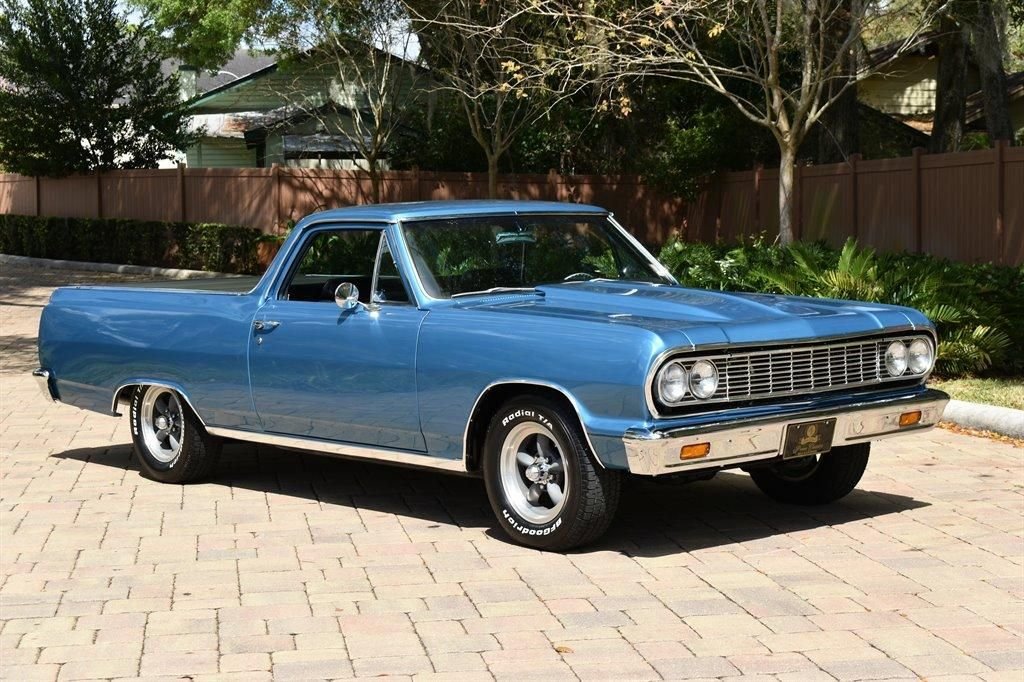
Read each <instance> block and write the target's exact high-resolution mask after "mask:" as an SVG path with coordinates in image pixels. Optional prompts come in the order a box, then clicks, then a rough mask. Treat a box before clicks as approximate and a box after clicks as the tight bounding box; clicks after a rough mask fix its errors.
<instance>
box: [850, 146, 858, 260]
mask: <svg viewBox="0 0 1024 682" xmlns="http://www.w3.org/2000/svg"><path fill="white" fill-rule="evenodd" d="M860 160H861V155H860V154H859V153H855V154H850V164H849V165H850V217H851V219H852V220H853V238H854V239H857V240H859V239H860V209H859V207H858V203H859V202H858V200H857V164H859V163H860Z"/></svg>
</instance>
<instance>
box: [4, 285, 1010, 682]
mask: <svg viewBox="0 0 1024 682" xmlns="http://www.w3.org/2000/svg"><path fill="white" fill-rule="evenodd" d="M2 277H3V279H2V281H0V286H2V289H0V302H2V314H3V318H2V329H0V354H2V357H3V368H2V374H0V388H2V393H0V401H2V402H0V451H2V462H0V467H2V468H0V474H2V477H3V478H2V500H0V526H2V528H0V532H2V535H0V551H2V575H0V604H2V606H0V608H2V613H0V617H2V619H3V621H4V624H3V630H2V632H0V672H2V673H3V675H4V676H6V677H8V678H12V679H35V678H41V679H54V678H57V679H62V680H63V679H69V680H70V679H79V678H136V677H144V678H157V677H162V676H168V677H167V679H171V678H173V679H180V678H187V679H193V680H212V679H238V680H258V679H262V678H268V677H270V676H271V675H272V674H273V675H274V676H277V677H280V678H282V679H285V678H293V679H321V678H348V677H352V676H365V677H378V676H410V677H413V678H415V679H417V680H420V679H423V680H427V679H441V678H448V679H457V680H471V679H491V678H492V677H495V678H503V679H512V680H525V679H540V680H549V679H560V678H567V679H573V678H577V677H578V678H584V679H597V678H604V679H656V678H660V677H663V678H670V679H682V678H698V677H707V678H726V677H732V676H737V675H757V676H760V677H761V678H763V679H775V678H777V679H780V680H812V679H822V680H827V679H832V678H838V679H844V680H845V679H858V678H919V677H920V678H924V677H927V678H929V679H940V678H941V679H951V678H952V677H956V678H958V679H959V678H981V679H985V680H997V679H999V680H1010V681H1013V682H1020V681H1021V680H1022V679H1024V672H1022V670H1024V662H1022V649H1024V601H1022V597H1024V585H1022V583H1024V539H1022V535H1024V502H1022V490H1024V487H1022V484H1024V469H1022V464H1021V459H1022V455H1024V450H1020V449H1015V448H1012V447H1010V446H1008V445H1002V444H996V443H992V442H989V441H987V440H983V439H977V438H972V437H968V436H961V435H956V434H952V433H949V432H946V431H935V432H933V433H930V434H927V435H918V436H914V437H908V438H905V439H902V440H895V441H888V442H885V443H883V444H880V445H878V446H876V448H875V452H874V456H873V460H872V465H871V466H870V467H869V469H868V474H867V476H866V477H865V479H864V481H863V482H862V484H861V488H860V490H858V491H856V492H855V493H853V494H852V495H850V496H849V497H848V498H847V499H846V500H844V501H843V502H842V503H841V504H837V505H834V506H831V507H828V508H820V509H800V508H792V507H785V506H780V505H778V504H775V503H773V502H771V501H769V500H768V499H767V498H766V497H764V496H762V495H761V494H759V493H758V492H757V491H756V490H755V488H754V487H753V485H752V484H751V483H750V481H749V479H748V477H747V476H745V475H743V474H740V473H728V474H723V475H721V476H719V477H718V478H716V479H715V480H713V481H711V482H705V483H697V484H692V485H689V486H681V485H673V484H654V483H636V484H634V485H632V486H631V487H630V489H629V490H628V492H627V493H626V494H625V496H624V499H623V502H622V507H621V510H620V513H619V517H618V521H617V522H616V523H615V525H614V526H613V527H612V529H611V531H610V533H609V534H608V536H607V537H606V538H605V540H604V541H603V542H602V543H601V544H599V545H597V546H595V547H591V548H587V549H584V550H582V551H579V552H575V553H572V554H568V555H559V554H542V553H539V552H535V551H530V550H525V549H522V548H519V547H517V546H515V545H511V544H509V543H508V542H507V541H506V540H505V539H504V537H502V536H501V535H500V533H498V532H497V531H496V528H495V524H494V521H493V519H492V516H491V512H490V509H489V508H488V506H487V501H486V499H485V497H484V492H483V488H482V485H481V484H480V483H479V482H477V481H474V480H468V479H460V478H446V477H442V476H440V475H435V474H430V473H418V472H412V471H405V470H400V469H391V468H387V467H384V466H374V465H369V464H356V463H352V462H346V461H340V460H332V459H327V458H318V457H314V456H308V455H302V454H297V453H294V452H288V451H285V450H278V449H273V448H265V447H258V448H257V447H254V446H250V445H232V446H229V447H228V448H227V449H226V452H225V457H224V459H223V460H222V464H221V468H220V470H219V472H218V473H217V475H216V477H215V478H214V479H213V480H212V481H210V482H208V483H205V484H202V485H192V486H188V487H180V486H171V485H161V484H158V483H153V482H151V481H148V480H146V479H144V478H142V477H141V476H140V475H139V473H138V470H137V467H136V465H135V462H134V461H132V458H131V455H130V449H129V445H128V442H129V438H128V428H127V424H126V422H125V420H124V419H114V418H111V417H104V416H101V415H95V414H88V413H85V412H80V411H78V410H75V409H73V408H70V407H67V406H62V405H52V404H47V403H46V402H45V401H44V400H43V399H42V398H41V397H40V396H39V395H38V393H37V389H36V387H35V384H34V383H33V381H32V380H31V378H29V377H27V376H26V374H25V372H26V371H27V370H30V369H32V368H33V367H35V340H34V337H35V331H36V324H37V319H38V315H39V310H40V306H41V305H42V304H43V303H44V302H45V300H46V297H47V295H48V293H49V290H50V287H51V286H53V285H54V284H56V283H58V282H61V281H69V280H71V279H74V280H75V281H79V280H80V279H81V278H79V277H72V276H70V275H69V274H68V273H61V274H57V273H48V274H46V273H43V274H40V273H38V272H31V271H26V270H16V269H14V268H7V270H6V272H4V273H2ZM83 277H84V276H83Z"/></svg>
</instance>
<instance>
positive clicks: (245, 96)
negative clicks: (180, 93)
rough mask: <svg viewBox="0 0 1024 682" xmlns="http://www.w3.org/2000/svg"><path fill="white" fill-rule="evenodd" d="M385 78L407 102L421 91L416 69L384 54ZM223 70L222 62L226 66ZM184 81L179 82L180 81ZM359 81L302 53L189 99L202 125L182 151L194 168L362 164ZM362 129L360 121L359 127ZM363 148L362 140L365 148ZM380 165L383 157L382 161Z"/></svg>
mask: <svg viewBox="0 0 1024 682" xmlns="http://www.w3.org/2000/svg"><path fill="white" fill-rule="evenodd" d="M376 57H377V59H379V60H382V61H383V60H388V61H389V64H388V66H389V68H390V71H389V74H394V75H393V76H391V75H389V76H387V77H389V78H390V77H394V78H396V79H398V83H399V85H397V86H395V87H393V88H391V91H393V92H397V93H400V94H399V96H400V97H403V98H405V99H406V100H413V99H415V98H417V97H419V96H421V95H422V96H426V88H425V83H424V82H423V81H424V79H422V78H419V76H421V75H422V74H423V71H422V69H421V67H418V66H416V65H414V64H412V63H411V62H407V61H405V60H403V59H401V58H399V57H395V56H393V55H390V54H384V53H380V54H378V55H376ZM225 68H227V67H225ZM186 80H187V78H184V79H183V83H184V82H186ZM358 82H359V79H358V78H355V77H352V75H351V74H346V73H345V69H344V68H339V65H338V62H337V61H336V59H333V58H329V57H317V56H316V55H314V54H312V53H307V54H305V55H302V56H300V57H299V58H297V59H293V60H290V61H289V62H287V63H280V62H275V61H271V62H270V63H267V64H266V65H264V66H262V67H261V68H257V69H256V70H254V71H252V72H250V73H248V74H246V75H244V76H240V77H239V78H236V79H231V80H228V81H226V82H223V83H221V84H220V85H217V86H215V87H213V88H210V89H208V90H205V91H200V92H199V93H198V94H196V95H195V96H194V97H190V98H189V99H190V100H191V101H190V103H189V105H188V106H189V110H190V111H191V112H192V113H193V126H194V128H195V129H201V130H203V136H202V138H201V139H200V141H199V142H198V143H196V144H195V145H193V146H192V147H190V148H189V149H188V150H187V151H186V163H187V165H188V166H190V167H193V168H217V167H231V168H262V167H268V166H270V165H272V164H275V163H277V164H280V165H282V166H295V167H304V168H340V169H345V168H348V169H351V168H359V167H361V166H362V165H363V163H364V161H365V160H364V158H363V156H362V154H361V153H360V151H359V149H360V145H358V144H355V142H354V140H358V139H359V138H358V137H357V135H358V131H359V130H360V127H359V126H357V125H355V123H354V120H355V117H356V116H360V115H361V116H362V120H363V121H364V122H365V121H366V120H368V117H371V115H370V114H369V112H368V105H369V101H368V98H367V96H366V93H365V92H363V91H362V90H361V89H360V88H359V87H358V86H357V85H356V83H358ZM365 128H366V126H365V125H364V126H363V130H364V131H365ZM364 146H365V145H364ZM382 166H383V167H384V168H386V167H387V164H386V161H385V162H384V163H383V164H382Z"/></svg>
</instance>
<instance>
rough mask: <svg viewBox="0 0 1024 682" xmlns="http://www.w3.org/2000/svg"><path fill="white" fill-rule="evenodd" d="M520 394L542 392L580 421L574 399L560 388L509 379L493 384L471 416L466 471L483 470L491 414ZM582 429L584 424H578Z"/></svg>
mask: <svg viewBox="0 0 1024 682" xmlns="http://www.w3.org/2000/svg"><path fill="white" fill-rule="evenodd" d="M519 396H541V397H544V398H547V399H548V400H550V401H551V402H554V403H556V404H559V405H561V406H563V407H564V408H565V409H566V411H567V412H568V414H570V415H573V417H574V418H575V419H576V420H577V423H579V413H578V412H577V411H576V406H575V405H573V403H572V401H571V400H569V398H568V397H567V396H566V395H565V394H564V393H562V392H561V391H560V390H558V389H557V388H552V387H551V386H545V385H543V384H523V383H510V384H498V385H497V386H491V387H490V388H488V389H487V390H486V391H484V394H483V395H481V396H480V398H479V399H478V400H477V403H476V407H475V409H474V410H473V414H472V415H470V418H469V428H468V429H467V432H466V471H469V472H477V471H480V464H481V454H482V453H483V449H484V440H485V439H486V438H487V427H488V426H489V425H490V422H491V417H493V416H494V413H495V412H497V411H498V408H499V407H501V406H502V405H504V404H505V403H506V402H507V401H509V400H511V399H512V398H516V397H519ZM579 427H580V429H582V428H583V424H579Z"/></svg>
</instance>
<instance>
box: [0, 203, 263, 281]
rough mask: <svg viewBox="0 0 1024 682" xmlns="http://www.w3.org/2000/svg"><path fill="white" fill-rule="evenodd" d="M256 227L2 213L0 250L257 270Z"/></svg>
mask: <svg viewBox="0 0 1024 682" xmlns="http://www.w3.org/2000/svg"><path fill="white" fill-rule="evenodd" d="M263 239H264V237H263V235H261V234H260V232H259V231H258V230H254V229H252V228H249V227H238V226H235V225H220V224H217V223H162V222H157V221H145V220H119V219H113V218H110V219H107V218H104V219H92V218H53V217H46V216H41V217H36V216H22V215H0V253H6V254H9V255H12V256H31V257H35V258H58V259H62V260H78V261H88V262H92V263H118V264H122V263H124V264H128V265H149V266H158V267H166V268H185V269H189V270H212V271H215V272H229V273H245V274H256V273H258V272H259V270H260V264H259V256H258V252H259V244H260V242H261V241H263Z"/></svg>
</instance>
